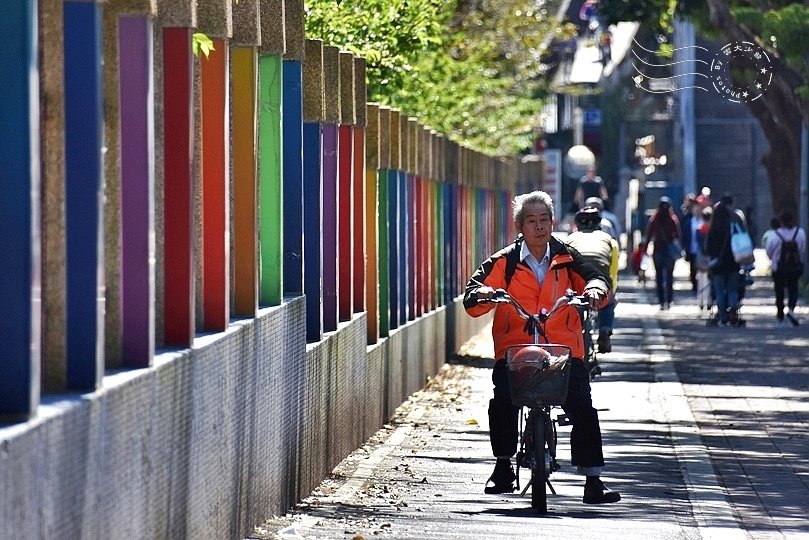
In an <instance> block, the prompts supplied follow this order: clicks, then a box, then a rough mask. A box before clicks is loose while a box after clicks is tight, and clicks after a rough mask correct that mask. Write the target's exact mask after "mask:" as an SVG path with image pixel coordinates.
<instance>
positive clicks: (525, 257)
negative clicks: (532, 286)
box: [520, 242, 551, 285]
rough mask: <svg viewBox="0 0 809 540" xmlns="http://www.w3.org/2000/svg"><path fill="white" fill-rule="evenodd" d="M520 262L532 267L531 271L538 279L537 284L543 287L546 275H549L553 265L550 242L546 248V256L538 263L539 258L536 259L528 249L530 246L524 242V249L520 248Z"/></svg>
mask: <svg viewBox="0 0 809 540" xmlns="http://www.w3.org/2000/svg"><path fill="white" fill-rule="evenodd" d="M520 261H522V262H524V263H525V264H527V265H528V266H530V267H531V270H533V272H534V276H535V277H536V278H537V283H539V284H540V285H542V283H543V282H544V281H545V274H547V273H548V267H550V264H551V244H550V242H548V245H547V246H545V256H544V257H542V260H541V261H538V260H537V258H536V257H534V255H533V254H532V253H531V251H530V250H529V249H528V245H527V244H526V243H525V242H523V243H522V247H521V248H520Z"/></svg>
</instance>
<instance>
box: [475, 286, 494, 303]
mask: <svg viewBox="0 0 809 540" xmlns="http://www.w3.org/2000/svg"><path fill="white" fill-rule="evenodd" d="M494 293H495V290H494V289H493V288H492V287H489V286H488V285H482V286H480V287H478V290H477V291H475V294H476V295H477V299H478V302H480V301H483V300H489V299H490V298H491V297H492V296H494Z"/></svg>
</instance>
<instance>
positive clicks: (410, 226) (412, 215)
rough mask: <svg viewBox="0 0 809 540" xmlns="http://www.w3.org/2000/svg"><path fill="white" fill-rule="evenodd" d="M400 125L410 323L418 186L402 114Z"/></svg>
mask: <svg viewBox="0 0 809 540" xmlns="http://www.w3.org/2000/svg"><path fill="white" fill-rule="evenodd" d="M399 121H400V123H401V128H400V129H401V132H402V178H403V180H404V184H405V187H406V190H407V198H406V199H405V203H406V204H405V208H406V210H407V214H406V216H407V217H406V219H405V221H404V225H405V228H404V230H405V233H406V251H405V257H404V258H405V261H404V262H405V265H404V270H405V273H404V277H405V279H404V283H403V284H404V290H403V293H404V296H403V304H405V303H406V309H405V310H404V311H403V313H405V314H406V319H405V320H407V321H412V320H414V319H415V318H416V272H417V269H418V260H417V258H416V234H417V231H418V224H419V222H418V212H417V211H416V209H417V202H418V200H419V197H418V195H417V191H418V184H417V182H416V175H415V174H414V173H413V149H412V148H411V142H412V141H411V138H410V119H409V118H408V117H407V116H406V115H404V114H402V116H401V117H400V119H399Z"/></svg>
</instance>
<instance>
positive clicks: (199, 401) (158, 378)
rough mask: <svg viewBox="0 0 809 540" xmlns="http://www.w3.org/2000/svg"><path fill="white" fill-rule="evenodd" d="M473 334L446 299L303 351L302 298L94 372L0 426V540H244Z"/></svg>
mask: <svg viewBox="0 0 809 540" xmlns="http://www.w3.org/2000/svg"><path fill="white" fill-rule="evenodd" d="M485 323H486V318H482V319H475V320H472V319H470V318H468V317H467V316H466V315H464V314H463V308H462V306H461V305H460V303H459V302H457V301H456V302H454V303H452V304H450V305H449V306H446V307H442V308H439V309H438V310H435V311H432V312H430V313H428V314H426V315H424V316H423V317H420V318H418V319H416V320H414V321H412V322H410V323H408V324H406V325H404V326H403V327H401V328H399V329H398V330H395V331H394V332H392V334H391V336H390V337H389V338H386V339H383V340H381V341H380V342H379V343H378V344H376V345H374V346H372V347H368V346H366V335H367V322H366V316H365V314H359V315H357V316H355V317H354V319H353V320H352V321H350V322H347V323H343V324H342V325H341V326H340V328H339V329H338V331H337V332H333V333H330V334H327V335H326V336H325V338H324V339H323V340H322V341H320V342H318V343H316V344H312V345H308V346H307V345H306V339H305V312H304V298H302V297H301V298H295V299H294V300H290V301H288V302H286V303H284V304H283V305H281V306H279V307H275V308H269V309H263V310H261V312H260V313H259V316H258V317H257V318H255V319H245V320H237V321H235V322H233V323H232V324H231V325H230V326H229V328H228V330H227V331H226V332H223V333H216V334H209V335H205V336H202V337H198V338H197V339H196V340H195V341H194V347H193V348H192V349H190V350H183V351H178V352H162V354H158V355H156V357H155V362H154V366H153V367H150V368H146V369H138V370H127V371H119V372H110V371H108V372H107V374H106V376H105V378H104V384H103V387H102V390H99V391H97V392H95V393H92V394H85V395H75V394H74V395H49V396H47V397H46V400H45V401H44V402H43V404H42V406H41V407H40V409H39V411H40V412H39V415H38V417H37V418H35V419H33V420H30V421H28V422H26V423H21V424H16V425H11V426H8V427H0V538H15V539H26V538H32V539H33V538H60V539H71V538H82V539H84V538H86V539H102V538H103V539H104V540H111V539H116V538H121V539H132V538H171V539H175V538H243V537H244V535H246V534H247V533H249V531H250V530H251V529H252V528H253V526H254V525H256V524H259V523H261V522H262V521H263V520H265V519H266V518H268V517H270V516H272V515H273V514H282V513H284V512H285V511H286V510H287V509H288V508H289V507H290V505H291V504H293V503H294V502H295V500H296V499H298V498H300V497H302V496H305V495H307V494H308V493H309V492H310V491H311V489H312V488H313V487H315V486H316V485H317V484H318V483H319V482H320V481H321V480H322V478H323V477H324V476H325V475H326V474H328V473H329V472H330V471H331V469H332V468H333V467H334V465H336V464H337V463H339V461H340V460H341V459H342V458H343V457H345V455H347V454H348V453H349V452H350V451H352V450H353V449H355V448H357V447H359V446H360V445H361V444H362V443H363V442H364V441H365V440H366V439H367V437H368V436H369V435H370V434H372V433H373V432H374V431H375V430H376V429H378V428H379V427H381V426H382V424H383V423H384V422H386V421H387V420H388V419H390V417H391V415H392V414H393V412H394V410H395V408H396V407H397V406H398V405H399V404H401V403H402V402H403V401H404V400H405V399H406V398H407V396H408V395H410V394H411V393H412V392H414V391H415V390H418V389H419V388H421V387H422V386H423V385H424V383H425V380H426V377H427V376H428V375H433V374H435V372H436V371H437V370H438V368H439V367H440V366H441V365H442V364H443V363H444V362H445V360H446V356H447V347H448V345H449V344H450V343H451V342H452V340H454V342H455V343H462V342H463V341H465V340H466V339H468V338H469V337H471V335H473V334H474V333H475V332H477V331H478V330H479V329H480V328H482V326H483V325H484V324H485ZM445 336H446V337H445Z"/></svg>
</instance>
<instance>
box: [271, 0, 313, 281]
mask: <svg viewBox="0 0 809 540" xmlns="http://www.w3.org/2000/svg"><path fill="white" fill-rule="evenodd" d="M277 1H278V0H274V1H271V2H270V4H269V8H268V9H272V6H273V3H277ZM283 4H284V6H283V7H284V55H283V62H282V63H283V66H282V70H283V73H282V76H283V89H282V95H283V99H282V107H283V112H282V115H281V116H282V118H283V141H284V142H283V170H284V178H283V185H284V192H283V200H284V223H283V229H284V270H283V275H284V295H286V296H300V295H302V294H303V281H304V280H303V260H304V253H303V216H304V209H303V59H304V52H305V48H304V10H303V0H284V2H283ZM263 12H265V10H264V8H262V13H263Z"/></svg>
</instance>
